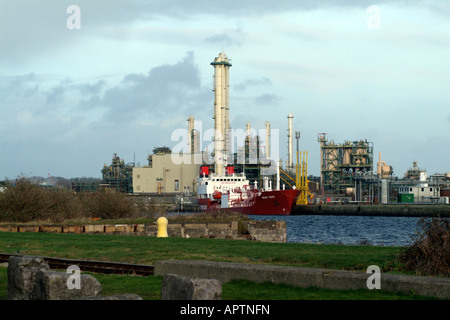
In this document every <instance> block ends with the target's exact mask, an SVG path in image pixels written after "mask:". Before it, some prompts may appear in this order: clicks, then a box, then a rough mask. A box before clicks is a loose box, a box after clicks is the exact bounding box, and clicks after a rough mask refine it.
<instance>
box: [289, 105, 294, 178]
mask: <svg viewBox="0 0 450 320" xmlns="http://www.w3.org/2000/svg"><path fill="white" fill-rule="evenodd" d="M287 118H288V135H287V136H288V161H287V169H288V170H289V171H292V170H293V169H294V161H293V159H294V154H293V149H294V124H293V119H294V116H293V115H292V113H289V115H288V117H287Z"/></svg>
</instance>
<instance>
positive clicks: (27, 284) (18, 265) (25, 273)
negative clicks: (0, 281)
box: [7, 256, 50, 300]
mask: <svg viewBox="0 0 450 320" xmlns="http://www.w3.org/2000/svg"><path fill="white" fill-rule="evenodd" d="M47 270H50V267H49V265H48V263H47V262H46V261H45V260H44V259H43V258H40V257H31V256H11V257H10V258H9V263H8V271H7V273H8V285H7V291H8V299H9V300H36V299H37V295H36V277H37V274H38V273H39V272H41V271H47Z"/></svg>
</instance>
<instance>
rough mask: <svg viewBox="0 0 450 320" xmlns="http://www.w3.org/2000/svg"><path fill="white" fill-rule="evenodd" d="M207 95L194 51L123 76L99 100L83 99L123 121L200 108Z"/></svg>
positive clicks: (111, 119) (112, 118)
mask: <svg viewBox="0 0 450 320" xmlns="http://www.w3.org/2000/svg"><path fill="white" fill-rule="evenodd" d="M209 95H211V94H210V90H209V89H207V88H204V87H202V85H201V81H200V74H199V69H198V67H197V65H196V64H195V63H194V54H193V53H192V52H189V53H187V55H186V56H185V57H184V58H183V59H182V60H181V61H179V62H178V63H175V64H173V65H169V64H166V65H162V66H158V67H155V68H153V69H151V70H150V71H149V72H148V73H147V74H129V75H127V76H125V77H124V78H123V80H122V82H121V83H120V84H119V85H117V86H114V87H112V88H109V89H106V90H105V92H104V95H103V96H102V97H101V98H100V99H98V100H96V101H94V100H89V101H85V105H89V104H92V105H93V106H94V107H102V108H106V109H107V110H108V111H107V113H106V114H105V118H106V119H107V120H109V121H113V122H116V121H117V122H122V121H125V120H133V119H137V118H139V117H170V116H171V113H172V114H174V113H175V114H178V113H180V112H183V111H184V110H186V111H187V110H189V111H191V112H194V111H199V110H201V109H202V108H203V107H204V106H205V103H208V102H209V100H210V99H208V96H209ZM210 98H211V99H212V95H211V97H210ZM94 104H96V105H94Z"/></svg>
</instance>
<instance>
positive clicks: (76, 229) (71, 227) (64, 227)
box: [63, 226, 84, 233]
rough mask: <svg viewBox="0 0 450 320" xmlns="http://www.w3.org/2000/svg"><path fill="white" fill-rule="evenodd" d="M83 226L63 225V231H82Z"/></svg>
mask: <svg viewBox="0 0 450 320" xmlns="http://www.w3.org/2000/svg"><path fill="white" fill-rule="evenodd" d="M83 231H84V228H83V226H63V233H82V232H83Z"/></svg>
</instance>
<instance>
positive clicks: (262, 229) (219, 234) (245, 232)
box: [0, 221, 287, 243]
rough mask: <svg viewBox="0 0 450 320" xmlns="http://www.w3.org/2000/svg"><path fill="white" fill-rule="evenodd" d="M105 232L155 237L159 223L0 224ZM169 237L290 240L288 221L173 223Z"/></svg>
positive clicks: (27, 229) (11, 229)
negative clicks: (287, 230)
mask: <svg viewBox="0 0 450 320" xmlns="http://www.w3.org/2000/svg"><path fill="white" fill-rule="evenodd" d="M2 231H3V232H45V233H80V234H81V233H103V234H119V235H136V236H147V237H156V235H157V233H158V227H157V225H156V223H152V224H90V225H76V226H64V225H62V226H46V225H42V226H0V232H2ZM167 234H168V235H169V237H182V238H218V239H240V240H243V239H245V240H254V241H261V242H282V243H285V242H287V232H286V222H285V221H244V222H238V221H231V222H201V223H200V222H199V223H170V222H169V224H168V226H167Z"/></svg>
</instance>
